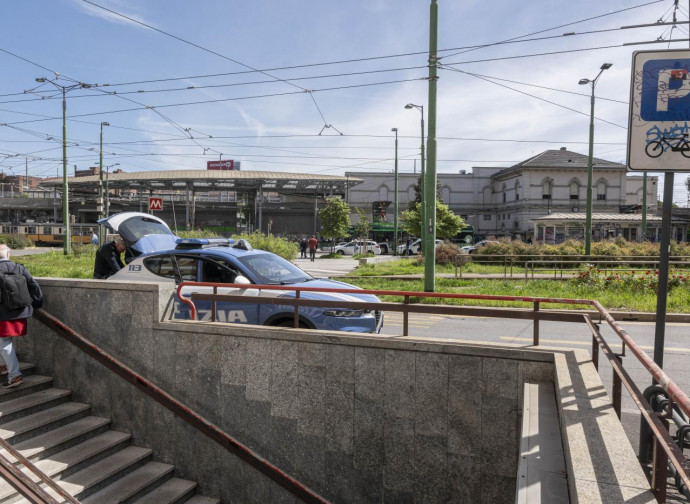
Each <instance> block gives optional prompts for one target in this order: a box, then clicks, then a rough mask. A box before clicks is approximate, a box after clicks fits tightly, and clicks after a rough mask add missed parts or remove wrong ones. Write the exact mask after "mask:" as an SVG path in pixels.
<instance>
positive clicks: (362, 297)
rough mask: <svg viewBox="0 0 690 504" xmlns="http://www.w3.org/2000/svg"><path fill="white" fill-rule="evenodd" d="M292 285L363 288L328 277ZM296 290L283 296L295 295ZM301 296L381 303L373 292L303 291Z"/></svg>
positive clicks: (324, 287) (327, 299) (325, 287)
mask: <svg viewBox="0 0 690 504" xmlns="http://www.w3.org/2000/svg"><path fill="white" fill-rule="evenodd" d="M290 287H317V288H323V289H357V290H362V289H360V288H359V287H355V286H354V285H350V284H347V283H345V282H338V281H336V280H328V279H326V278H315V279H314V280H310V281H309V282H302V283H297V284H293V285H291V286H290ZM294 296H295V293H294V291H290V292H286V293H285V294H282V297H294ZM300 297H301V298H305V299H321V300H326V301H365V302H367V303H380V302H381V300H380V299H379V298H378V297H376V296H374V295H373V294H354V293H338V292H302V293H301V294H300Z"/></svg>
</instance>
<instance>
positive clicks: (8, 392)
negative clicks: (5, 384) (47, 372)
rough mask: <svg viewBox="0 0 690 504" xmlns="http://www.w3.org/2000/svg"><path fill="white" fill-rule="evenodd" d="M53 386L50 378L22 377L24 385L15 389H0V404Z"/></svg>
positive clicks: (37, 376)
mask: <svg viewBox="0 0 690 504" xmlns="http://www.w3.org/2000/svg"><path fill="white" fill-rule="evenodd" d="M52 384H53V378H52V377H51V376H42V375H33V374H32V375H29V376H25V377H24V383H22V384H21V385H19V386H18V387H15V388H9V389H4V388H2V387H0V403H2V402H5V401H9V400H10V399H16V398H17V397H21V396H24V395H27V394H33V393H34V392H36V391H38V390H43V389H47V388H50V386H51V385H52Z"/></svg>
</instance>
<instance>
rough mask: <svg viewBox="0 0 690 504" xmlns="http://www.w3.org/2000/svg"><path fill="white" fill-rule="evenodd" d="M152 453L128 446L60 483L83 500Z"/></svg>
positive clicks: (49, 491)
mask: <svg viewBox="0 0 690 504" xmlns="http://www.w3.org/2000/svg"><path fill="white" fill-rule="evenodd" d="M152 453H153V451H152V450H149V449H148V448H140V447H138V446H128V447H127V448H124V449H122V450H120V451H119V452H117V453H114V454H112V455H110V456H109V457H106V458H104V459H102V460H99V461H98V462H96V463H95V464H91V465H90V466H88V467H85V468H84V469H82V470H81V471H77V472H76V473H74V474H71V475H69V476H67V477H66V478H65V479H63V480H60V481H59V482H58V484H59V485H60V486H61V487H62V488H64V489H65V490H66V491H67V493H69V494H70V495H73V496H75V497H76V498H78V499H79V500H81V499H82V498H85V497H86V496H88V495H90V494H92V493H94V492H97V491H98V490H100V489H101V488H103V487H104V486H106V485H108V484H109V483H111V482H112V481H114V479H116V478H118V477H122V475H123V474H125V473H127V472H129V471H132V470H134V469H136V468H137V465H140V464H142V463H144V462H145V461H146V459H147V458H149V457H150V456H151V454H152ZM46 491H47V492H48V493H49V494H50V495H52V496H54V497H57V494H56V493H55V492H54V491H53V490H51V489H49V488H46ZM20 502H21V501H20Z"/></svg>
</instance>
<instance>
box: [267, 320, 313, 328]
mask: <svg viewBox="0 0 690 504" xmlns="http://www.w3.org/2000/svg"><path fill="white" fill-rule="evenodd" d="M271 326H272V327H292V328H293V329H294V327H295V323H294V321H292V320H281V321H280V322H278V323H277V324H271ZM299 328H300V329H309V326H308V325H307V324H305V323H304V322H302V321H301V320H300V321H299Z"/></svg>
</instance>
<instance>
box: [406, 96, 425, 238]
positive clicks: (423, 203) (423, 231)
mask: <svg viewBox="0 0 690 504" xmlns="http://www.w3.org/2000/svg"><path fill="white" fill-rule="evenodd" d="M405 108H406V109H408V110H410V109H413V108H416V109H417V110H419V112H420V113H421V114H422V122H421V124H422V147H421V156H422V177H421V179H420V180H421V183H420V185H419V191H420V193H421V197H422V208H421V211H420V212H419V213H420V215H421V231H422V236H420V238H421V239H422V243H421V244H420V247H419V248H420V250H424V249H423V247H424V244H425V243H426V241H427V235H428V233H427V229H426V226H425V225H424V223H425V222H426V198H425V197H424V194H425V191H424V183H425V182H424V178H425V170H424V105H415V104H414V103H408V104H407V105H405Z"/></svg>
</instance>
